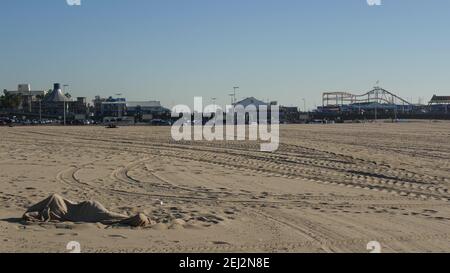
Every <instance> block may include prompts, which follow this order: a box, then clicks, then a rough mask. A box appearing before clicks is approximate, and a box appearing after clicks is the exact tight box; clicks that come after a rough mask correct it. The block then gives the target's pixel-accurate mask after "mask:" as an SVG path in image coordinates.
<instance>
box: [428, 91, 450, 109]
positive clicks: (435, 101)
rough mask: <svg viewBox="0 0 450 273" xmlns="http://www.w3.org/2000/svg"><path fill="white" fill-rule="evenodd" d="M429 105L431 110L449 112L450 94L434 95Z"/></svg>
mask: <svg viewBox="0 0 450 273" xmlns="http://www.w3.org/2000/svg"><path fill="white" fill-rule="evenodd" d="M428 106H429V109H430V111H431V112H444V113H446V114H448V113H449V112H450V96H436V95H434V96H433V97H432V98H431V100H430V102H429V104H428Z"/></svg>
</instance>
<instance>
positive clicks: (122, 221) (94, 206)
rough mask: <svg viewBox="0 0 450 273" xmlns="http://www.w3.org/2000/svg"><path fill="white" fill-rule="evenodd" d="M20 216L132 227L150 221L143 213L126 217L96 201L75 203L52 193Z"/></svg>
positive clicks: (29, 218)
mask: <svg viewBox="0 0 450 273" xmlns="http://www.w3.org/2000/svg"><path fill="white" fill-rule="evenodd" d="M22 218H23V219H24V220H25V221H27V222H86V223H102V224H105V225H114V224H118V225H127V226H132V227H145V226H147V225H149V224H150V222H151V221H150V220H149V219H148V217H147V216H146V215H145V214H143V213H139V214H137V215H136V216H133V217H128V216H126V215H122V214H118V213H114V212H110V211H109V210H107V209H106V208H105V207H104V206H103V205H102V204H100V203H99V202H97V201H85V202H81V203H78V204H77V203H74V202H72V201H70V200H67V199H64V198H63V197H61V196H60V195H58V194H53V195H51V196H49V197H48V198H46V199H45V200H43V201H41V202H39V203H37V204H36V205H33V206H31V207H30V208H29V209H28V210H27V211H26V212H25V214H24V215H23V217H22Z"/></svg>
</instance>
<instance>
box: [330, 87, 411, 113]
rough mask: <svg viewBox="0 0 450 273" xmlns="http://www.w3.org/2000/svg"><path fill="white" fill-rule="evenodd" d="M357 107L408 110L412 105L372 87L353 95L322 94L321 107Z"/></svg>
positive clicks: (339, 93)
mask: <svg viewBox="0 0 450 273" xmlns="http://www.w3.org/2000/svg"><path fill="white" fill-rule="evenodd" d="M346 105H347V106H352V105H353V106H359V107H363V106H366V107H370V106H377V107H378V108H387V109H392V108H393V107H399V106H401V107H404V108H408V107H409V108H410V107H412V106H413V104H412V103H410V102H408V101H407V100H405V99H402V98H401V97H399V96H397V95H395V94H394V93H392V92H389V91H387V90H385V89H383V88H381V87H374V89H372V90H371V91H369V92H367V93H365V94H362V95H355V94H351V93H348V92H331V93H323V95H322V106H323V107H324V108H327V107H341V106H346Z"/></svg>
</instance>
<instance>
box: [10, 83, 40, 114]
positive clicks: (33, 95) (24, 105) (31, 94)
mask: <svg viewBox="0 0 450 273" xmlns="http://www.w3.org/2000/svg"><path fill="white" fill-rule="evenodd" d="M4 93H5V95H9V96H17V97H18V98H19V105H17V107H13V109H10V110H12V111H23V112H32V104H33V102H37V101H39V100H40V99H42V98H43V97H44V96H45V94H46V92H45V91H42V90H32V89H31V85H30V84H28V83H25V84H19V85H18V87H17V90H16V91H8V90H5V92H4Z"/></svg>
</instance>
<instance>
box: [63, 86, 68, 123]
mask: <svg viewBox="0 0 450 273" xmlns="http://www.w3.org/2000/svg"><path fill="white" fill-rule="evenodd" d="M66 87H69V85H68V84H64V85H63V95H64V101H63V105H64V126H66V100H67V97H66Z"/></svg>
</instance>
